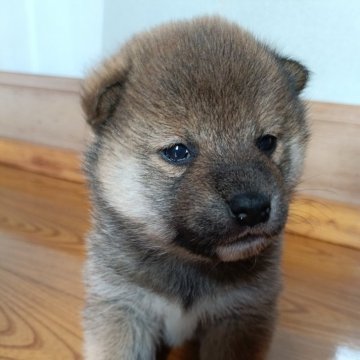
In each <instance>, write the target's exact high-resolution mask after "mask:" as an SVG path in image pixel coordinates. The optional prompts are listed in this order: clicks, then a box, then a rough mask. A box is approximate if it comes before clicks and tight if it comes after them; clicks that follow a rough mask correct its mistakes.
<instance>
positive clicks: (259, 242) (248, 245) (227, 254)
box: [215, 234, 275, 262]
mask: <svg viewBox="0 0 360 360" xmlns="http://www.w3.org/2000/svg"><path fill="white" fill-rule="evenodd" d="M274 238H275V237H274V236H268V235H250V234H248V235H245V236H241V237H237V238H233V239H229V240H228V241H227V242H226V243H225V244H222V245H219V246H217V247H216V250H215V253H216V255H217V257H218V258H219V260H221V261H223V262H231V261H239V260H244V259H247V258H250V257H253V256H256V255H258V254H259V253H261V252H262V251H263V250H265V248H267V247H268V246H269V245H270V243H271V242H272V241H273V240H274Z"/></svg>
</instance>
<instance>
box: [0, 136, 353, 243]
mask: <svg viewBox="0 0 360 360" xmlns="http://www.w3.org/2000/svg"><path fill="white" fill-rule="evenodd" d="M0 163H2V164H5V165H8V166H13V167H17V168H20V169H24V170H28V171H32V172H36V173H40V174H44V175H47V176H51V177H55V178H61V179H65V180H69V181H75V182H80V183H83V182H84V177H83V174H82V173H81V170H80V168H81V166H80V155H79V153H78V152H76V151H69V150H63V149H56V148H51V147H47V146H42V145H35V144H31V143H24V142H21V141H15V140H8V139H0ZM287 231H288V232H290V233H295V234H298V235H302V236H306V237H310V238H314V239H318V240H323V241H328V242H332V243H335V244H340V245H344V246H350V247H353V248H358V249H360V206H351V205H348V204H342V203H340V202H335V201H330V200H325V199H322V198H319V197H315V196H305V195H301V196H297V197H295V198H294V201H293V203H292V206H291V210H290V216H289V221H288V224H287Z"/></svg>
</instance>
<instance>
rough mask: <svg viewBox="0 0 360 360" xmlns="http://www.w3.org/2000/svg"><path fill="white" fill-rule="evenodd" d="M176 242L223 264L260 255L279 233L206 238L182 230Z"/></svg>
mask: <svg viewBox="0 0 360 360" xmlns="http://www.w3.org/2000/svg"><path fill="white" fill-rule="evenodd" d="M182 230H183V231H181V232H180V233H178V236H177V237H176V238H175V239H174V242H175V243H176V244H177V245H178V246H181V247H183V248H185V249H187V250H188V251H190V252H191V253H193V254H195V255H200V256H202V257H206V258H210V259H214V260H216V261H219V260H220V261H221V262H233V261H241V260H245V259H248V258H251V257H253V256H256V255H259V254H260V253H261V252H262V251H263V250H265V249H266V248H267V247H268V246H269V245H270V244H271V243H272V242H274V241H276V239H277V238H278V237H279V232H274V233H271V234H269V233H257V234H254V233H253V234H252V233H249V232H247V231H244V232H242V233H241V234H239V233H238V234H236V235H235V234H232V235H230V236H229V235H228V236H226V237H221V236H220V239H221V238H222V239H221V241H219V236H214V235H213V236H211V237H208V236H204V237H199V236H197V235H196V234H194V233H192V232H189V231H184V229H182Z"/></svg>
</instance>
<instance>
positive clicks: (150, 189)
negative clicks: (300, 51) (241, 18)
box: [82, 17, 308, 360]
mask: <svg viewBox="0 0 360 360" xmlns="http://www.w3.org/2000/svg"><path fill="white" fill-rule="evenodd" d="M307 79H308V71H307V70H306V68H305V67H304V66H302V65H301V64H299V63H298V62H296V61H294V60H291V59H289V58H284V57H282V56H280V55H279V54H277V53H276V52H275V51H273V50H272V49H270V48H269V47H267V46H266V45H264V44H262V43H260V42H258V41H257V40H256V39H255V38H254V37H253V36H252V35H250V34H249V33H248V32H246V31H244V30H243V29H241V28H240V27H238V26H237V25H235V24H233V23H229V22H227V21H225V20H223V19H221V18H217V17H210V18H198V19H195V20H192V21H184V22H174V23H170V24H167V25H164V26H160V27H158V28H155V29H153V30H152V31H150V32H146V33H142V34H140V35H138V36H135V37H134V38H133V39H131V40H130V41H129V42H128V43H127V44H125V46H123V48H122V49H121V50H120V51H119V52H118V53H117V54H115V55H114V56H113V57H111V58H110V59H108V60H106V61H105V62H104V63H103V64H102V65H101V66H100V67H99V68H98V69H96V70H95V72H94V73H93V74H92V75H91V76H90V77H89V78H88V79H86V80H85V82H84V87H83V93H82V104H83V108H84V111H85V113H86V117H87V121H88V123H89V124H90V125H91V126H92V128H93V131H94V134H95V138H94V142H93V143H92V144H91V146H90V147H89V149H88V151H87V154H86V163H85V168H86V174H87V178H88V182H89V186H90V190H91V194H92V202H93V216H92V219H93V226H92V231H91V233H90V234H89V236H88V239H87V244H88V260H87V265H86V269H85V278H86V286H87V299H86V308H85V312H84V328H85V358H86V359H87V360H115V359H126V360H147V359H155V357H156V349H157V347H158V346H159V345H160V344H161V343H165V344H167V345H169V346H177V345H181V344H182V343H184V342H185V341H186V340H189V339H195V340H197V341H198V342H199V355H200V358H201V359H202V360H211V359H226V360H231V359H242V360H257V359H264V358H265V356H266V353H267V350H268V347H269V344H270V341H271V337H272V332H273V328H274V322H275V318H276V302H277V298H278V294H279V290H280V287H281V285H280V284H281V279H280V270H279V266H280V256H281V242H282V233H283V228H284V225H285V222H286V217H287V213H288V204H289V200H290V198H291V195H292V192H293V189H294V186H295V185H296V183H297V181H298V179H299V176H300V174H301V170H302V164H303V158H304V151H305V146H306V143H307V139H308V127H307V123H306V119H305V116H304V106H303V104H302V102H301V100H300V99H299V93H300V92H301V91H302V90H303V88H304V86H305V84H306V82H307Z"/></svg>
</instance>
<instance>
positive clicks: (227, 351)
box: [200, 319, 274, 360]
mask: <svg viewBox="0 0 360 360" xmlns="http://www.w3.org/2000/svg"><path fill="white" fill-rule="evenodd" d="M259 321H263V322H262V323H252V324H251V323H250V324H248V325H244V323H242V321H241V320H226V321H223V322H222V323H220V324H218V325H216V326H214V327H212V328H210V329H209V330H208V331H207V332H206V333H205V336H204V337H203V338H202V341H201V345H200V358H201V360H264V359H265V358H266V354H267V352H268V349H269V346H270V342H271V338H272V332H273V323H274V322H273V321H272V320H270V319H265V320H259Z"/></svg>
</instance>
